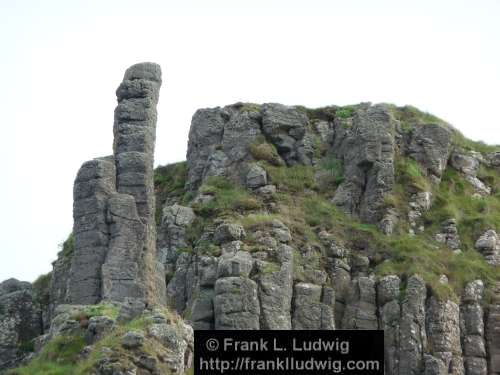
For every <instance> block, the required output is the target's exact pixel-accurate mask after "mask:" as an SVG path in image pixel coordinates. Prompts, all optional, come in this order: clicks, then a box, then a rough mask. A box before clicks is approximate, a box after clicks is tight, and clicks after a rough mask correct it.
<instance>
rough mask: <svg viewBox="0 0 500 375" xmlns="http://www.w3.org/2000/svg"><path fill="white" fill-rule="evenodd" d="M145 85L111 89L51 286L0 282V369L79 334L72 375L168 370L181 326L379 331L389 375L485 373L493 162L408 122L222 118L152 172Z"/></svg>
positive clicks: (240, 113) (402, 118) (197, 127)
mask: <svg viewBox="0 0 500 375" xmlns="http://www.w3.org/2000/svg"><path fill="white" fill-rule="evenodd" d="M160 85H161V72H160V69H159V66H157V65H155V64H150V63H144V64H138V65H134V66H132V67H131V68H130V69H128V70H127V72H126V73H125V77H124V80H123V82H122V83H121V85H120V86H119V88H118V90H117V97H118V106H117V108H116V110H115V124H114V135H115V140H114V145H113V155H112V156H107V157H103V158H98V159H94V160H91V161H89V162H86V163H84V164H83V165H82V167H81V169H80V171H79V172H78V174H77V177H76V180H75V185H74V202H75V203H74V211H73V216H74V227H73V233H72V235H71V236H70V237H69V238H68V240H67V241H66V243H65V245H64V248H63V249H62V251H61V253H60V255H59V258H58V259H57V261H56V262H54V270H53V272H52V273H51V275H50V276H48V278H50V285H49V286H44V287H42V286H40V285H39V284H40V283H38V284H36V285H35V286H34V287H32V286H31V285H30V284H29V283H28V284H26V283H19V282H16V281H12V280H10V281H6V282H4V283H3V284H2V287H1V288H0V315H1V316H2V323H1V325H0V336H1V337H6V339H5V340H3V342H5V343H6V344H4V345H3V346H0V360H1V362H0V367H2V366H3V367H4V368H8V367H13V366H16V365H17V364H18V363H19V361H21V360H23V359H24V360H25V361H26V360H27V359H30V358H31V357H33V356H34V355H33V354H32V353H31V349H30V348H28V349H25V350H22V349H23V348H25V346H26V343H30V342H31V343H36V345H34V346H35V348H33V349H36V352H37V353H38V354H37V355H35V359H33V360H32V361H31V362H30V364H28V365H27V367H24V369H25V370H23V368H21V369H19V370H14V372H13V373H19V374H24V373H34V372H33V371H34V369H36V368H37V367H35V366H42V365H43V364H44V363H46V362H50V358H48V357H50V356H48V354H47V351H48V350H49V349H50V347H51V345H55V344H54V342H55V343H56V344H57V342H58V341H57V340H62V339H63V338H64V339H68V337H70V338H73V339H74V337H83V339H84V341H85V344H86V345H88V346H85V348H84V347H83V346H82V347H78V348H79V350H77V351H76V352H77V353H76V356H74V357H71V360H72V361H73V362H71V361H69V362H68V363H66V362H64V361H63V362H64V363H65V365H68V366H77V367H73V368H74V370H72V371H73V372H72V373H81V374H86V373H92V372H91V371H94V372H96V373H98V374H101V373H102V374H105V373H108V372H106V371H109V369H110V368H112V369H113V371H117V372H116V373H117V374H118V373H126V371H132V370H131V369H135V370H137V371H138V373H141V374H143V373H144V374H151V373H153V374H156V373H164V372H162V371H173V372H175V373H183V372H184V371H185V370H186V369H187V368H189V366H190V358H191V354H190V353H191V350H192V331H190V330H191V327H192V328H193V329H324V330H331V329H383V330H384V334H385V372H386V374H399V375H406V374H408V375H409V374H414V375H417V374H427V375H431V374H467V375H472V374H485V375H486V374H488V375H492V374H500V335H499V332H500V270H499V268H498V266H499V265H500V239H499V237H498V234H497V231H498V230H500V216H499V214H498V212H500V211H499V210H500V198H499V196H498V191H499V188H500V152H499V151H497V148H495V147H491V146H487V145H484V144H482V143H477V142H472V141H469V140H467V139H465V138H464V137H463V136H462V135H461V134H460V132H459V131H457V130H456V129H454V128H453V127H452V126H450V125H449V124H447V123H446V122H444V121H442V120H440V119H439V118H437V117H435V116H432V115H430V114H427V113H423V112H421V111H419V110H417V109H415V108H413V107H409V106H406V107H396V106H393V105H388V104H377V105H372V104H370V103H361V104H358V105H353V106H345V107H338V106H331V107H325V108H320V109H308V108H304V107H300V106H284V105H281V104H275V103H268V104H263V105H257V104H250V103H236V104H233V105H229V106H226V107H217V108H210V109H200V110H198V111H197V112H196V113H195V114H194V116H193V119H192V123H191V128H190V132H189V140H188V151H187V161H186V162H183V163H177V164H172V165H168V166H164V167H158V168H157V169H156V170H153V154H154V144H155V126H156V104H157V102H158V98H159V88H160ZM4 284H5V287H4V286H3V285H4ZM33 289H35V292H33ZM40 296H44V297H45V298H41V297H40ZM18 300H19V301H23V302H22V303H20V302H16V301H18ZM4 306H5V307H4ZM25 316H30V317H32V318H30V319H29V320H27V319H26V318H23V317H25ZM181 317H182V319H181ZM184 322H186V323H187V324H186V323H184ZM131 327H138V329H136V330H131V329H129V328H131ZM40 335H41V336H40ZM172 335H173V336H172ZM37 336H38V337H37ZM35 337H37V338H36V339H35V340H34V341H33V339H34V338H35ZM172 337H176V339H175V340H174V339H168V338H172ZM118 338H119V340H118ZM113 340H114V341H113ZM120 340H122V341H120ZM116 342H118V344H116ZM138 342H139V344H137V343H138ZM103 343H104V344H103ZM113 343H114V344H113ZM144 343H146V344H144ZM154 343H157V345H155V344H154ZM158 343H159V344H158ZM134 345H138V346H134ZM32 346H33V345H32ZM117 347H118V348H117ZM152 347H156V349H155V350H153V349H152ZM47 348H49V349H47ZM134 348H135V349H134ZM137 348H143V349H141V350H136V349H137ZM162 351H166V352H168V353H170V354H168V355H167V354H164V353H163V352H162ZM162 353H163V354H162ZM74 363H76V364H74ZM30 366H31V367H30ZM91 369H92V370H91ZM135 370H134V371H135ZM16 371H18V372H16ZM22 371H28V372H22ZM29 371H31V372H29ZM86 371H87V372H86ZM120 371H121V372H120Z"/></svg>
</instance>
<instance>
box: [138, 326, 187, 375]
mask: <svg viewBox="0 0 500 375" xmlns="http://www.w3.org/2000/svg"><path fill="white" fill-rule="evenodd" d="M147 332H148V336H150V337H152V338H154V339H156V340H157V341H158V342H160V343H161V344H162V345H163V346H164V347H165V348H166V349H167V351H168V352H169V356H168V361H167V364H168V367H169V368H170V371H172V373H174V374H184V372H185V370H186V369H187V368H188V367H189V365H190V361H191V357H192V351H193V329H192V328H191V327H190V326H188V325H187V324H184V323H183V322H178V323H174V324H153V325H151V326H150V327H148V330H147Z"/></svg>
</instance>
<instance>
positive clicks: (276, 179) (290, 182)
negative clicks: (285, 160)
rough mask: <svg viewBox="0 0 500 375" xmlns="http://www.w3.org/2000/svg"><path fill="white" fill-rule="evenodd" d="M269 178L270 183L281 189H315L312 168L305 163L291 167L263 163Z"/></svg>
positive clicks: (294, 190)
mask: <svg viewBox="0 0 500 375" xmlns="http://www.w3.org/2000/svg"><path fill="white" fill-rule="evenodd" d="M264 168H265V169H266V171H267V173H268V174H269V176H270V178H271V183H273V184H275V185H276V187H277V188H278V189H279V190H281V191H287V192H290V193H299V192H303V191H304V190H305V189H315V188H316V182H315V180H314V169H313V168H312V167H308V166H305V165H294V166H292V167H283V168H281V167H275V166H273V165H264Z"/></svg>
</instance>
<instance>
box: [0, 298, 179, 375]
mask: <svg viewBox="0 0 500 375" xmlns="http://www.w3.org/2000/svg"><path fill="white" fill-rule="evenodd" d="M101 308H102V307H98V309H101ZM162 312H163V313H164V314H165V315H166V317H167V319H169V320H170V321H171V322H172V324H179V323H180V319H179V316H178V315H177V314H175V313H172V312H170V311H168V310H166V309H164V310H163V311H162ZM151 322H152V321H151V319H150V318H149V316H148V315H143V316H141V317H138V318H136V319H134V320H132V321H130V322H128V323H126V324H123V325H118V326H116V327H115V329H114V330H113V331H111V332H109V334H107V335H106V336H105V337H104V338H103V339H102V340H100V341H98V342H97V343H96V344H95V345H94V346H93V348H92V351H91V352H90V355H89V356H88V357H87V358H86V359H81V358H80V353H81V352H82V350H83V348H84V347H85V345H86V343H85V340H84V337H83V330H82V332H81V333H80V334H75V335H70V336H68V335H66V336H57V337H56V338H54V339H53V340H51V341H50V342H49V343H47V344H46V345H45V347H44V348H43V349H42V351H41V353H40V354H39V355H38V356H37V357H36V358H34V359H33V360H32V361H30V362H29V363H28V364H27V365H25V366H22V367H20V368H17V369H13V370H10V371H8V372H7V375H68V374H72V375H88V374H93V373H95V367H96V365H97V364H98V363H99V361H100V360H101V359H102V358H103V357H104V350H103V349H104V348H109V349H111V350H112V351H113V353H114V354H115V355H117V357H118V358H119V363H120V365H122V366H127V365H132V363H131V362H130V361H131V359H130V358H131V357H130V355H129V354H128V353H127V351H126V350H125V349H124V348H123V347H122V346H121V342H122V337H123V335H124V334H125V333H126V332H128V331H133V330H142V331H144V330H146V328H147V327H148V326H149V325H150V324H151ZM159 347H161V345H159V344H158V343H157V342H156V341H154V340H153V339H150V338H147V337H146V340H145V343H144V345H143V347H142V348H141V350H142V351H143V352H144V353H145V354H147V355H151V356H153V357H156V356H157V353H158V349H159ZM158 366H159V370H160V372H161V373H162V374H169V373H170V372H169V369H168V368H167V367H166V365H165V364H163V363H162V362H161V361H158Z"/></svg>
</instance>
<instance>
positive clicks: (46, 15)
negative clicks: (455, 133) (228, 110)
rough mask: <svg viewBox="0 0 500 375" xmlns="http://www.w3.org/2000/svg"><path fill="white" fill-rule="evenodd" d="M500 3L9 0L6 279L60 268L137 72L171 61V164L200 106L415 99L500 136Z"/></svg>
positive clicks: (161, 123) (468, 129)
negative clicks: (77, 210) (127, 85)
mask: <svg viewBox="0 0 500 375" xmlns="http://www.w3.org/2000/svg"><path fill="white" fill-rule="evenodd" d="M499 20H500V0H477V1H472V0H470V1H458V0H450V1H438V0H432V1H425V0H416V1H402V0H397V1H373V0H372V1H369V0H366V1H357V0H346V1H334V0H329V1H315V0H304V1H293V0H283V1H277V0H276V1H273V0H264V1H261V0H251V1H240V0H228V1H220V0H210V1H201V0H200V1H192V0H182V1H177V2H173V1H166V0H162V1H144V0H141V1H137V0H134V1H124V0H120V1H103V0H100V1H93V0H92V1H89V0H87V1H68V0H61V1H50V0H40V1H35V0H32V1H29V0H19V1H17V0H0V48H1V49H0V51H1V52H0V53H1V56H0V71H1V72H2V75H3V76H2V86H1V88H0V113H1V120H0V124H1V125H0V126H1V133H0V134H1V135H0V171H1V173H2V174H1V184H0V197H1V200H2V204H1V214H0V252H1V253H0V280H3V279H6V278H8V277H16V278H20V279H24V280H30V281H31V280H33V279H35V278H36V276H38V275H39V274H40V273H43V272H47V271H50V270H51V262H52V261H53V260H54V259H55V256H56V253H57V251H58V250H59V249H58V246H57V245H58V244H59V243H61V242H62V241H63V240H64V239H65V237H66V236H67V235H68V233H69V232H70V231H71V228H72V186H73V179H74V177H75V175H76V172H77V170H78V168H79V167H80V165H81V164H82V163H83V162H84V161H86V160H88V159H91V158H94V157H98V156H103V155H108V154H110V153H111V152H112V151H111V146H112V124H113V110H114V107H115V103H116V101H115V100H116V99H115V94H114V92H115V89H116V87H117V86H118V84H119V83H120V81H121V79H122V76H123V73H124V71H125V69H126V68H127V67H128V66H129V65H132V64H133V63H136V62H141V61H155V62H157V63H159V64H161V66H162V69H163V76H164V81H163V87H162V91H161V95H160V104H159V119H158V130H157V147H156V164H167V163H170V162H174V161H180V160H184V159H185V153H186V145H187V136H188V131H189V125H190V120H191V116H192V114H193V113H194V111H195V110H196V109H197V108H202V107H212V106H217V105H221V106H222V105H226V104H230V103H234V102H236V101H250V102H258V103H261V102H270V101H274V102H281V103H284V104H290V105H292V104H302V105H306V106H310V107H318V106H324V105H329V104H340V105H343V104H352V103H358V102H361V101H372V102H392V103H395V104H398V105H403V104H412V105H415V106H417V107H419V108H421V109H423V110H427V111H430V112H432V113H434V114H436V115H438V116H439V117H442V118H444V119H446V120H448V121H449V122H451V123H452V124H454V125H455V126H456V127H457V128H459V129H460V130H462V131H463V133H465V134H466V135H467V136H469V137H471V138H473V139H476V140H484V141H487V142H488V143H500V129H499V125H500V120H499V115H498V112H499V111H498V110H499V99H500V95H499V90H500V21H499Z"/></svg>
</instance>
